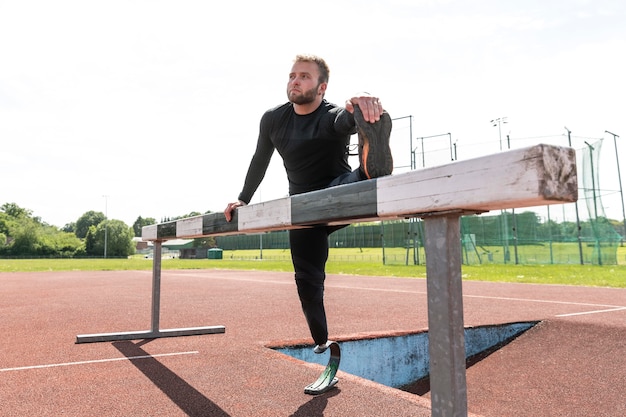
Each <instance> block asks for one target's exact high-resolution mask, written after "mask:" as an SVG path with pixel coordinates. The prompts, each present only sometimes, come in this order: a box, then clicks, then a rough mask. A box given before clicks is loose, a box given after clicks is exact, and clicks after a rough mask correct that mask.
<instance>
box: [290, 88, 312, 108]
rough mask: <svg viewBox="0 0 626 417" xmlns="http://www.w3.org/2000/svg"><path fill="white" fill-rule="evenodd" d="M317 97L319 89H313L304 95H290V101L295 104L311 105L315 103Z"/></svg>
mask: <svg viewBox="0 0 626 417" xmlns="http://www.w3.org/2000/svg"><path fill="white" fill-rule="evenodd" d="M316 96H317V87H315V88H311V89H310V90H307V91H305V92H303V93H300V94H298V95H292V94H289V101H291V102H292V103H293V104H299V105H301V104H309V103H313V102H314V101H315V97H316Z"/></svg>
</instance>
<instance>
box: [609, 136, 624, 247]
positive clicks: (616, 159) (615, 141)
mask: <svg viewBox="0 0 626 417" xmlns="http://www.w3.org/2000/svg"><path fill="white" fill-rule="evenodd" d="M605 132H606V133H608V134H609V135H613V144H614V145H615V162H616V163H617V179H618V181H619V195H620V197H621V198H622V226H624V235H623V236H622V246H624V239H626V210H624V191H623V190H622V174H621V173H620V171H619V157H618V153H617V139H616V138H619V135H616V134H615V133H611V132H609V131H608V130H605Z"/></svg>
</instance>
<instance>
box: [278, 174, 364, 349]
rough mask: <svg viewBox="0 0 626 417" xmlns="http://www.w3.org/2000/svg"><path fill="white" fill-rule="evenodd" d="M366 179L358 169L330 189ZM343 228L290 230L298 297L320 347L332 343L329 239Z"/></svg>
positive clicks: (333, 183) (316, 342)
mask: <svg viewBox="0 0 626 417" xmlns="http://www.w3.org/2000/svg"><path fill="white" fill-rule="evenodd" d="M363 179H365V178H364V176H363V175H362V174H361V173H360V170H359V169H356V170H354V171H352V172H350V173H347V174H344V175H342V176H341V177H338V178H337V179H335V180H334V181H333V182H332V183H330V185H329V187H332V186H335V185H341V184H348V183H351V182H357V181H361V180H363ZM341 227H342V226H316V227H312V228H308V229H295V230H290V231H289V245H290V247H291V260H292V262H293V267H294V271H295V277H296V286H297V288H298V296H299V297H300V303H301V304H302V311H303V312H304V317H305V318H306V321H307V324H308V325H309V330H310V331H311V336H312V337H313V341H314V342H315V344H317V345H321V344H323V343H326V341H327V340H328V325H327V322H326V310H325V309H324V281H325V279H326V261H327V260H328V236H329V235H330V234H331V233H332V232H334V231H335V230H338V229H340V228H341Z"/></svg>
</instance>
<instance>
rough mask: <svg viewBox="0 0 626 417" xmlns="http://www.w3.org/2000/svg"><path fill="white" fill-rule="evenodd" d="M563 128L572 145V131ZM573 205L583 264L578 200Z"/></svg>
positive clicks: (581, 262)
mask: <svg viewBox="0 0 626 417" xmlns="http://www.w3.org/2000/svg"><path fill="white" fill-rule="evenodd" d="M565 130H567V143H568V144H569V147H570V148H571V147H572V131H571V130H569V129H568V128H567V127H565ZM574 207H575V209H576V232H577V235H578V253H579V254H580V264H581V265H584V264H585V262H584V259H583V243H582V240H581V237H580V216H579V215H578V201H574ZM563 221H565V218H563Z"/></svg>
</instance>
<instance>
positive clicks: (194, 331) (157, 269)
mask: <svg viewBox="0 0 626 417" xmlns="http://www.w3.org/2000/svg"><path fill="white" fill-rule="evenodd" d="M162 244H163V241H162V240H156V241H155V242H154V254H153V259H152V318H151V330H146V331H138V332H120V333H98V334H83V335H78V336H76V343H94V342H114V341H117V340H138V339H157V338H160V337H175V336H196V335H201V334H215V333H224V332H226V328H225V327H224V326H205V327H189V328H182V329H167V330H159V316H160V311H161V248H162Z"/></svg>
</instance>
